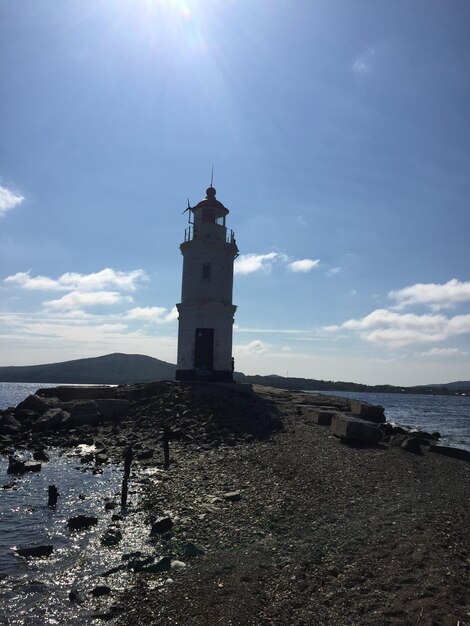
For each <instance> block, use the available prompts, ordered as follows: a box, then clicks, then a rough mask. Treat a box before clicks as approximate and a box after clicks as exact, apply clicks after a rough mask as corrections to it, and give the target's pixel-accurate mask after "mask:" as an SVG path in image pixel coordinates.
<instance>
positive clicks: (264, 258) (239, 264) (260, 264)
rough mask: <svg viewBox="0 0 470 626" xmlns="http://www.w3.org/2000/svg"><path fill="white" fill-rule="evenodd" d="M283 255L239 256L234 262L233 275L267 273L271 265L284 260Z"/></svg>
mask: <svg viewBox="0 0 470 626" xmlns="http://www.w3.org/2000/svg"><path fill="white" fill-rule="evenodd" d="M285 258H286V256H285V254H282V253H280V252H268V253H267V254H241V255H240V256H239V257H238V258H237V260H236V261H235V274H252V273H253V272H259V271H261V270H262V271H264V272H269V271H270V270H271V268H272V266H273V263H274V262H275V261H277V260H282V259H285Z"/></svg>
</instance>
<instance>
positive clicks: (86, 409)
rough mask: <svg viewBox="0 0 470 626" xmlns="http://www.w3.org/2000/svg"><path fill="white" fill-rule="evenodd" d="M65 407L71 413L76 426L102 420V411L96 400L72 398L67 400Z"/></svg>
mask: <svg viewBox="0 0 470 626" xmlns="http://www.w3.org/2000/svg"><path fill="white" fill-rule="evenodd" d="M63 407H64V409H65V410H66V411H68V412H69V413H70V419H71V422H72V424H73V425H74V426H83V425H95V424H98V422H99V421H101V413H100V412H99V411H98V405H97V403H96V402H95V401H94V400H72V401H70V402H65V403H64V405H63Z"/></svg>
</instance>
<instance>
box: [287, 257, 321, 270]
mask: <svg viewBox="0 0 470 626" xmlns="http://www.w3.org/2000/svg"><path fill="white" fill-rule="evenodd" d="M319 263H320V259H315V260H313V259H299V260H298V261H292V263H289V265H288V267H289V269H290V271H291V272H310V270H312V269H313V268H314V267H317V265H318V264H319Z"/></svg>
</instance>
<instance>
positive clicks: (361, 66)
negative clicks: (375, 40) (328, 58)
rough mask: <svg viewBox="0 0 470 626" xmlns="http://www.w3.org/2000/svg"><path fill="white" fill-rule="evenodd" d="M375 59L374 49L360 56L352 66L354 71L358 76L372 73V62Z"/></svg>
mask: <svg viewBox="0 0 470 626" xmlns="http://www.w3.org/2000/svg"><path fill="white" fill-rule="evenodd" d="M374 57H375V50H374V48H369V49H368V50H366V51H365V52H363V53H362V54H360V55H359V56H358V57H357V59H356V60H355V61H354V63H353V65H352V70H353V72H354V73H356V74H367V73H369V72H370V71H372V62H373V59H374Z"/></svg>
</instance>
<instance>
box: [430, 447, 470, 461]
mask: <svg viewBox="0 0 470 626" xmlns="http://www.w3.org/2000/svg"><path fill="white" fill-rule="evenodd" d="M429 451H430V452H436V453H437V454H442V455H443V456H450V457H452V458H453V459H460V460H461V461H467V462H470V450H463V449H462V448H452V447H451V446H431V447H430V448H429Z"/></svg>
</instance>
